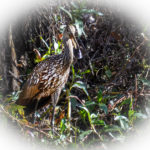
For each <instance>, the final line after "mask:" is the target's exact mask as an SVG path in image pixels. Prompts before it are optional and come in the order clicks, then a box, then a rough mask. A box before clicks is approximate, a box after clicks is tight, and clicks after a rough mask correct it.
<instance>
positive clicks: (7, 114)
mask: <svg viewBox="0 0 150 150" xmlns="http://www.w3.org/2000/svg"><path fill="white" fill-rule="evenodd" d="M0 109H1V110H2V112H3V113H4V114H5V115H6V116H7V117H8V118H10V119H11V120H15V121H16V122H17V123H18V124H20V125H22V126H25V127H26V128H30V129H32V130H35V131H37V132H39V133H41V134H43V135H45V136H46V137H47V138H52V137H51V136H50V135H49V134H47V133H46V132H44V131H42V130H40V129H38V128H35V127H33V126H31V125H28V124H25V123H24V122H22V121H20V120H18V119H17V118H15V117H13V116H12V115H10V114H9V113H8V112H7V111H6V110H5V109H4V108H3V107H2V106H0ZM54 132H55V134H57V136H60V135H59V134H58V133H57V132H56V131H54ZM66 140H67V142H69V143H72V142H71V141H70V140H69V139H66Z"/></svg>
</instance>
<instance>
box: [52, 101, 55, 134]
mask: <svg viewBox="0 0 150 150" xmlns="http://www.w3.org/2000/svg"><path fill="white" fill-rule="evenodd" d="M55 107H56V104H53V111H52V119H51V128H52V134H54V121H55V119H54V118H55Z"/></svg>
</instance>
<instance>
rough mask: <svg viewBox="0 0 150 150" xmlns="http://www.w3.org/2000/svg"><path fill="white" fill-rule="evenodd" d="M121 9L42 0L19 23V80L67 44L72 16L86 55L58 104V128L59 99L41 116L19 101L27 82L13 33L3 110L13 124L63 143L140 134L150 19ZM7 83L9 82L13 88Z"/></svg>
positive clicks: (33, 138)
mask: <svg viewBox="0 0 150 150" xmlns="http://www.w3.org/2000/svg"><path fill="white" fill-rule="evenodd" d="M119 14H121V12H120V10H119V9H116V10H113V9H110V8H107V7H102V6H95V5H91V4H90V5H89V4H88V3H87V1H79V2H74V1H70V2H67V3H66V2H64V3H57V4H56V2H55V3H54V4H53V3H51V4H50V3H47V4H46V5H44V4H43V5H41V6H40V7H38V8H37V9H35V10H33V12H30V14H28V15H27V16H25V18H24V19H22V20H21V21H20V22H19V23H17V24H12V25H11V26H12V36H13V42H14V46H15V52H16V56H17V62H18V65H17V70H18V72H19V78H17V79H15V81H17V83H18V85H19V86H20V87H22V85H23V83H24V82H25V81H26V79H27V75H28V74H29V73H30V72H31V71H32V69H33V67H34V66H35V65H36V64H37V63H38V62H40V61H42V60H44V59H46V58H47V57H48V56H50V55H55V54H60V53H62V52H63V45H62V39H61V36H62V32H63V30H64V28H65V26H66V25H68V24H73V25H74V26H75V27H76V29H77V32H76V37H77V41H78V44H79V46H80V50H81V51H82V55H83V58H82V59H80V60H77V59H76V58H74V63H73V65H72V66H71V72H70V76H69V80H68V82H67V84H66V86H65V88H64V89H63V90H62V93H61V96H60V99H59V103H58V105H57V109H56V112H55V134H54V135H53V134H52V132H51V127H50V119H51V111H52V108H51V106H48V107H46V108H43V109H41V110H39V111H38V112H36V122H35V124H33V123H32V121H31V120H32V116H30V117H27V118H26V117H25V116H24V111H23V107H21V106H17V105H15V104H14V102H15V101H16V100H17V98H18V95H19V92H20V90H19V89H18V90H14V91H13V89H14V86H15V85H13V82H12V81H13V80H14V78H15V74H13V73H12V72H10V71H9V70H12V66H11V64H10V60H11V57H12V55H11V54H10V52H9V51H10V49H11V47H9V46H8V43H9V39H7V38H6V40H5V43H4V44H3V47H4V48H5V49H7V50H8V51H6V52H5V55H6V66H7V71H6V72H5V74H1V75H0V80H1V81H0V82H1V94H0V100H1V104H0V107H1V109H0V110H1V111H0V115H1V117H3V116H6V118H5V119H4V121H3V122H4V123H5V124H8V123H9V122H12V125H11V126H15V128H17V130H18V132H20V134H22V135H23V136H24V137H26V139H27V141H28V142H29V143H30V142H32V145H34V144H35V145H36V143H37V142H38V143H41V144H43V145H45V146H52V145H57V146H58V148H62V147H64V148H87V147H88V148H90V147H92V146H93V145H98V146H99V148H101V149H105V148H106V147H107V145H108V143H113V144H114V143H116V144H119V143H122V142H125V141H126V140H127V137H128V136H129V135H131V134H135V135H136V134H138V124H142V123H143V122H145V120H148V119H149V112H150V109H149V105H150V101H149V96H150V89H149V87H150V82H149V79H150V75H149V68H150V60H149V53H150V51H149V47H150V41H149V34H148V33H147V32H148V31H147V26H146V25H145V24H144V25H143V26H137V24H135V23H134V22H132V21H129V20H127V17H125V16H121V15H119ZM8 30H10V28H9V29H8ZM8 34H9V36H10V32H9V33H8ZM8 34H7V37H8ZM33 49H37V51H36V52H35V51H33ZM39 55H41V57H40V56H39ZM5 82H6V83H7V84H5ZM2 84H5V85H6V88H5V91H6V92H5V94H2V91H3V90H4V89H3V88H2ZM10 91H11V92H10Z"/></svg>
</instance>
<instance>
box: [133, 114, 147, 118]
mask: <svg viewBox="0 0 150 150" xmlns="http://www.w3.org/2000/svg"><path fill="white" fill-rule="evenodd" d="M134 116H135V117H137V118H139V119H147V116H146V115H145V114H143V113H134Z"/></svg>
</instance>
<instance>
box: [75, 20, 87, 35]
mask: <svg viewBox="0 0 150 150" xmlns="http://www.w3.org/2000/svg"><path fill="white" fill-rule="evenodd" d="M75 26H76V29H77V32H78V36H79V37H80V36H81V35H82V34H85V33H84V29H83V21H82V20H79V19H75Z"/></svg>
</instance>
